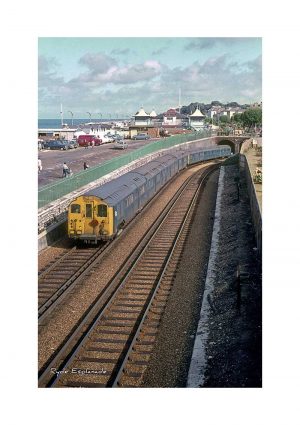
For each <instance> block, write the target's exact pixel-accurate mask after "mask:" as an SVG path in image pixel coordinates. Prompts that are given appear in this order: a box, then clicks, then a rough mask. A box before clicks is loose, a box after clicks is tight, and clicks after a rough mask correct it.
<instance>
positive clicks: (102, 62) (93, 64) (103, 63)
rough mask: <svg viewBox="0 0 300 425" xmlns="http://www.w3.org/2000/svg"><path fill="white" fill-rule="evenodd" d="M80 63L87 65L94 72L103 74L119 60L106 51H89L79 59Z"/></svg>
mask: <svg viewBox="0 0 300 425" xmlns="http://www.w3.org/2000/svg"><path fill="white" fill-rule="evenodd" d="M79 63H80V64H81V65H85V66H87V68H88V69H89V70H90V71H91V72H92V73H93V74H96V73H101V74H102V73H104V72H106V71H108V70H109V69H110V68H111V67H112V66H115V65H116V64H117V61H116V60H115V59H113V58H112V57H110V56H107V55H106V54H104V53H97V54H91V53H87V54H86V55H84V56H82V57H81V58H80V59H79Z"/></svg>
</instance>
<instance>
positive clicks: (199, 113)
mask: <svg viewBox="0 0 300 425" xmlns="http://www.w3.org/2000/svg"><path fill="white" fill-rule="evenodd" d="M190 117H205V115H203V114H202V112H201V111H200V109H198V108H196V109H195V111H194V112H193V113H192V114H191V115H190Z"/></svg>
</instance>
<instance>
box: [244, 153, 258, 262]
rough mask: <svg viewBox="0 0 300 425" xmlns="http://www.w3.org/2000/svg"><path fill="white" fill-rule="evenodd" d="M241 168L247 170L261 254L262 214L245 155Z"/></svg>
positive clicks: (252, 212) (253, 219)
mask: <svg viewBox="0 0 300 425" xmlns="http://www.w3.org/2000/svg"><path fill="white" fill-rule="evenodd" d="M240 169H241V170H244V171H245V175H246V180H247V187H248V194H249V198H250V207H251V216H252V221H253V225H254V229H255V239H256V245H257V249H258V252H259V254H261V252H262V215H261V210H260V206H259V203H258V200H257V196H256V191H255V186H254V183H253V180H252V176H251V172H250V168H249V165H248V161H247V158H246V157H245V155H240Z"/></svg>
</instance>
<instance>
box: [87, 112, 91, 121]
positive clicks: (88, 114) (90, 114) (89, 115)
mask: <svg viewBox="0 0 300 425" xmlns="http://www.w3.org/2000/svg"><path fill="white" fill-rule="evenodd" d="M87 114H88V115H89V117H90V120H91V117H92V114H91V113H90V112H87Z"/></svg>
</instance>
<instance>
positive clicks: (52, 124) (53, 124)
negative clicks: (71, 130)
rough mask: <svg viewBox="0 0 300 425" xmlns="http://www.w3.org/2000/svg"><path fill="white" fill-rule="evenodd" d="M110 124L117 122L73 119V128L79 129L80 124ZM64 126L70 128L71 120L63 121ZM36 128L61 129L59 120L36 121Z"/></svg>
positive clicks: (113, 119)
mask: <svg viewBox="0 0 300 425" xmlns="http://www.w3.org/2000/svg"><path fill="white" fill-rule="evenodd" d="M119 120H123V118H120V119H119ZM91 121H92V122H107V121H109V122H111V121H118V120H117V119H115V118H112V119H108V118H106V119H100V118H99V119H98V118H97V119H90V118H76V119H75V118H74V119H73V126H74V127H76V128H77V127H79V125H80V124H85V123H88V122H91ZM64 124H68V126H70V127H71V126H72V119H71V118H70V119H64ZM38 128H61V120H60V119H55V118H53V119H48V118H41V119H39V120H38Z"/></svg>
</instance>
